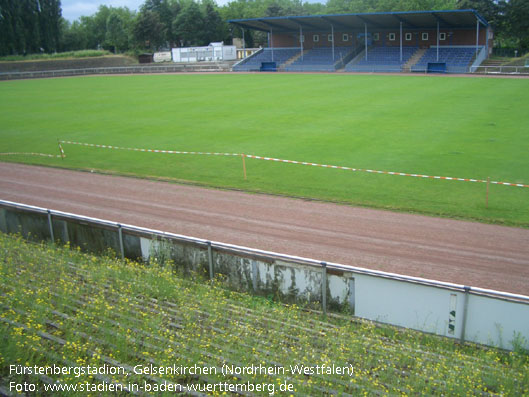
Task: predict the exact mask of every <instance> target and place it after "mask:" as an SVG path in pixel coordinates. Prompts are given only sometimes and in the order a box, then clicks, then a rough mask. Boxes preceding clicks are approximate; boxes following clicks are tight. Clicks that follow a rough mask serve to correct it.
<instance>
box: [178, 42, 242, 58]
mask: <svg viewBox="0 0 529 397" xmlns="http://www.w3.org/2000/svg"><path fill="white" fill-rule="evenodd" d="M171 52H172V59H173V62H214V61H231V60H234V59H237V50H236V48H235V46H233V45H228V46H225V45H224V43H222V42H220V43H210V44H209V45H208V46H207V47H186V48H173V49H172V51H171Z"/></svg>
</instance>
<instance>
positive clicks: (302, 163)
mask: <svg viewBox="0 0 529 397" xmlns="http://www.w3.org/2000/svg"><path fill="white" fill-rule="evenodd" d="M59 142H60V143H64V144H70V145H82V146H90V147H98V148H104V149H118V150H132V151H136V152H152V153H169V154H200V155H213V156H241V157H243V158H244V157H248V158H251V159H256V160H266V161H276V162H280V163H290V164H300V165H311V166H314V167H324V168H336V169H340V170H347V171H355V172H368V173H374V174H387V175H400V176H411V177H415V178H430V179H444V180H449V181H462V182H478V183H491V184H493V185H505V186H516V187H526V188H529V185H525V184H523V183H512V182H499V181H488V180H486V179H475V178H456V177H450V176H431V175H423V174H411V173H406V172H393V171H377V170H369V169H364V168H351V167H342V166H337V165H327V164H318V163H310V162H305V161H295V160H284V159H277V158H273V157H262V156H254V155H251V154H242V153H213V152H182V151H176V150H159V149H138V148H127V147H120V146H111V145H97V144H93V143H83V142H72V141H59ZM61 150H62V148H61Z"/></svg>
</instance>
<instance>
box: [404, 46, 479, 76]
mask: <svg viewBox="0 0 529 397" xmlns="http://www.w3.org/2000/svg"><path fill="white" fill-rule="evenodd" d="M480 49H481V47H480ZM475 57H476V47H470V46H469V47H439V56H437V48H428V49H427V50H426V52H425V53H424V55H423V56H422V57H421V59H419V61H418V62H417V63H416V64H415V65H413V66H412V67H411V71H412V72H425V71H427V70H428V64H429V63H438V62H441V63H445V64H446V71H447V72H448V73H468V71H469V67H470V65H472V62H473V61H474V59H475Z"/></svg>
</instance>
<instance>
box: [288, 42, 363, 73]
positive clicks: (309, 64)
mask: <svg viewBox="0 0 529 397" xmlns="http://www.w3.org/2000/svg"><path fill="white" fill-rule="evenodd" d="M352 52H353V48H352V47H335V48H334V54H333V49H332V47H318V48H312V49H311V50H310V51H308V52H307V53H304V54H303V57H302V58H301V57H298V58H297V59H296V60H295V61H294V62H292V63H291V64H290V65H289V66H287V67H285V70H286V71H290V72H309V71H310V72H334V71H336V66H337V65H339V64H341V61H342V59H345V58H347V57H348V56H350V54H351V53H352Z"/></svg>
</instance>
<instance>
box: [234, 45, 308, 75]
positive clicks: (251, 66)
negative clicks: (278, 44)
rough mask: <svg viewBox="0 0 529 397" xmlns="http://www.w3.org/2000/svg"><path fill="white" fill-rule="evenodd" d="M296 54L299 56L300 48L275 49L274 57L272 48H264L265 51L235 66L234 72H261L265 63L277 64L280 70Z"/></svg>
mask: <svg viewBox="0 0 529 397" xmlns="http://www.w3.org/2000/svg"><path fill="white" fill-rule="evenodd" d="M296 54H299V48H274V49H273V56H272V49H271V48H264V49H263V51H261V52H259V53H257V54H255V55H253V56H250V57H248V58H246V59H244V60H243V61H242V62H240V63H239V64H237V65H235V66H234V67H233V70H234V71H236V72H248V71H259V70H260V68H261V64H262V63H263V62H275V63H276V65H277V67H278V68H279V67H281V66H282V64H284V63H285V62H286V61H288V60H289V59H290V58H292V57H293V56H295V55H296ZM272 57H273V59H272Z"/></svg>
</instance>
